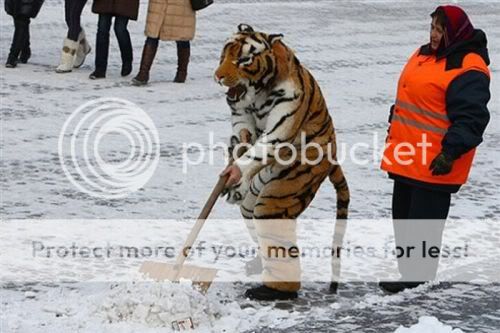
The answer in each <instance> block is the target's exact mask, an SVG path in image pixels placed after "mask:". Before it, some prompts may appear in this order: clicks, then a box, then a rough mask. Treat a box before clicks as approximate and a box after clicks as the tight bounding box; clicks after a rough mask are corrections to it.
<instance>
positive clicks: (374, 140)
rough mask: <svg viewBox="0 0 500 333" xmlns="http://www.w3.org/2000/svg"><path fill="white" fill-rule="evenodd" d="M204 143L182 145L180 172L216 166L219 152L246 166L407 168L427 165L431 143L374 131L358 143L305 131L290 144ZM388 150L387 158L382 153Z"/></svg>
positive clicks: (211, 134) (264, 139) (263, 141)
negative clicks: (318, 138) (322, 139)
mask: <svg viewBox="0 0 500 333" xmlns="http://www.w3.org/2000/svg"><path fill="white" fill-rule="evenodd" d="M206 142H208V144H207V143H200V142H185V143H183V145H182V172H183V173H184V174H187V173H188V171H189V167H190V166H197V165H202V164H207V163H208V165H216V164H218V162H219V160H220V154H219V153H218V152H219V151H221V150H222V151H223V152H225V154H224V156H225V162H226V164H227V163H228V161H229V159H230V158H231V159H233V160H236V159H238V158H239V157H240V156H241V155H242V153H241V152H245V153H244V154H245V156H244V157H245V158H242V159H240V160H239V163H241V164H243V165H245V164H249V163H252V162H253V161H259V162H261V163H262V164H264V165H266V164H268V163H270V162H271V159H272V161H276V162H277V163H278V164H280V165H284V166H288V165H293V164H295V163H297V161H299V162H300V163H302V164H306V165H317V164H319V163H320V162H321V161H323V160H324V159H325V158H326V159H328V161H329V162H330V163H331V164H333V165H336V164H343V163H345V162H346V161H347V160H349V161H350V162H352V163H353V164H355V165H360V166H364V165H368V164H372V165H376V166H378V165H380V162H381V161H382V160H383V161H384V163H386V164H388V165H392V164H393V163H397V164H399V165H404V166H408V165H411V164H413V163H421V164H422V165H424V166H425V165H429V164H430V161H429V160H428V159H429V150H430V149H432V147H433V144H432V142H430V141H429V140H428V137H427V134H426V133H422V135H421V137H420V139H419V140H417V141H416V142H413V143H411V142H404V141H403V142H399V143H397V144H394V143H392V142H383V140H381V136H380V135H379V133H377V132H373V135H372V137H371V140H369V141H359V142H355V143H353V144H348V143H346V142H328V143H326V144H320V143H318V142H315V141H309V140H308V138H307V135H306V133H305V132H301V133H300V137H299V138H298V139H297V140H295V141H294V142H293V143H291V142H279V143H272V142H270V140H269V139H268V138H267V137H266V136H262V137H260V138H259V139H258V140H257V141H256V142H255V143H253V144H251V143H247V142H241V143H237V144H235V145H232V144H228V143H226V142H221V141H217V142H216V141H215V133H214V132H209V134H208V138H207V140H206ZM384 151H390V152H391V153H390V155H388V154H384Z"/></svg>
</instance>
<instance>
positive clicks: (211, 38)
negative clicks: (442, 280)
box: [0, 0, 500, 333]
mask: <svg viewBox="0 0 500 333" xmlns="http://www.w3.org/2000/svg"><path fill="white" fill-rule="evenodd" d="M141 2H142V8H141V17H140V19H139V22H138V23H137V22H132V23H131V24H130V31H131V34H132V38H133V44H134V52H135V53H134V54H135V57H136V59H135V61H134V65H135V67H136V68H137V67H138V65H139V58H140V53H141V47H142V44H143V40H144V36H143V34H142V30H143V25H144V21H145V12H146V6H145V1H141ZM255 2H258V3H253V2H252V1H219V2H218V4H217V5H214V6H212V7H211V8H209V9H207V10H205V11H203V12H201V13H200V15H199V17H198V22H197V24H198V30H197V37H196V40H195V41H194V42H193V49H192V53H193V55H192V62H191V65H190V73H189V79H188V82H187V84H186V85H183V86H179V85H175V84H173V83H171V82H170V81H171V80H172V79H173V76H174V73H175V63H176V58H175V48H174V46H173V45H172V43H162V44H161V49H160V50H159V53H158V56H157V59H156V61H155V64H154V66H153V71H152V78H151V84H150V85H149V86H147V87H144V88H136V87H132V86H130V83H129V82H130V78H125V79H124V78H121V77H120V76H119V70H120V63H119V60H118V59H119V55H118V47H117V44H116V41H115V40H114V38H113V37H112V47H111V52H110V65H109V69H108V76H107V78H106V79H105V80H102V81H91V80H88V78H87V77H88V75H89V73H90V71H91V69H92V66H91V64H92V62H93V54H92V55H91V57H90V58H89V59H88V60H87V62H86V65H85V66H83V67H82V68H81V69H79V70H77V71H76V72H74V73H72V74H69V75H63V76H61V75H58V74H55V73H54V72H53V69H54V66H55V65H56V64H57V62H58V58H59V49H60V46H61V44H62V38H63V37H64V33H65V24H64V19H63V9H62V8H63V1H62V0H48V1H46V3H45V5H44V8H43V9H42V12H41V13H40V16H39V17H38V18H37V19H36V20H34V21H33V22H32V50H33V57H32V58H31V60H30V64H27V65H19V67H18V68H17V69H15V70H10V69H5V68H4V67H3V66H2V67H1V68H0V74H1V78H0V79H1V85H2V89H1V111H2V126H1V130H2V142H1V144H2V158H1V161H0V163H1V164H0V165H1V168H2V173H1V186H2V187H1V194H2V205H1V207H0V209H1V210H0V213H1V217H2V220H12V219H23V220H24V219H38V220H49V219H50V220H54V219H55V220H66V219H79V220H80V221H81V220H84V219H115V220H116V219H122V220H125V219H149V220H155V219H190V218H194V217H195V216H197V214H198V213H199V210H200V207H202V205H203V203H204V200H205V199H206V197H207V195H208V193H209V192H210V189H211V187H212V186H213V184H214V182H215V180H216V175H217V174H218V172H219V171H220V169H221V168H222V165H223V162H222V160H220V161H219V162H218V163H217V164H216V165H209V164H208V161H206V162H205V163H203V164H202V165H198V166H191V167H189V169H188V173H187V174H184V173H183V172H182V166H183V165H182V144H183V143H186V142H200V143H202V144H204V145H208V138H209V132H211V131H214V132H215V141H226V138H227V136H228V135H229V133H230V126H229V112H228V108H227V106H226V105H225V99H224V91H223V90H222V89H221V88H220V87H219V86H218V85H216V84H215V83H214V82H213V79H212V75H213V70H214V69H215V67H216V66H217V62H218V57H219V53H220V49H221V47H222V45H223V43H224V41H225V39H226V38H227V37H228V36H229V35H230V34H231V33H232V32H233V31H235V29H236V26H237V24H239V23H241V22H245V23H248V24H251V25H253V26H254V28H256V29H258V30H262V31H267V32H273V33H283V34H284V35H285V39H284V41H285V42H286V43H287V44H288V45H290V46H291V47H292V48H293V49H294V50H295V51H296V53H297V56H298V57H299V59H300V60H301V61H302V63H304V64H305V65H306V66H307V67H308V68H310V69H311V71H312V73H313V74H314V75H315V77H316V78H317V80H318V82H319V84H320V86H321V87H322V90H323V93H324V94H325V96H326V98H327V103H328V105H329V109H330V112H331V114H332V115H333V118H334V121H335V125H336V128H337V132H338V140H339V143H345V144H346V145H347V147H350V146H352V145H353V144H355V143H358V142H364V143H368V144H371V143H372V142H373V140H374V136H376V140H377V142H379V143H381V142H382V141H383V138H384V134H385V131H386V126H387V123H386V121H387V113H388V109H389V106H390V104H391V103H392V101H393V99H394V94H395V88H396V81H397V78H398V75H399V72H400V70H401V68H402V66H403V65H404V63H405V61H406V59H407V57H408V56H409V55H410V54H411V53H412V52H413V51H414V50H415V49H416V48H417V47H418V46H419V45H421V44H423V43H425V42H426V40H427V38H428V37H427V36H428V32H427V30H428V26H429V16H428V14H429V13H430V12H431V11H432V10H433V8H434V7H435V5H436V4H437V2H435V1H418V2H404V1H401V2H387V1H363V2H357V1H255ZM460 4H462V5H463V7H465V8H466V10H467V11H468V13H469V14H470V16H471V20H472V22H473V24H474V25H475V26H477V27H480V28H483V29H484V30H485V31H486V33H487V35H488V39H489V49H490V57H491V60H492V65H491V67H490V69H491V72H492V75H493V80H492V85H491V91H492V100H491V102H490V104H489V106H490V111H491V113H492V121H491V123H490V125H489V127H488V129H487V133H486V135H485V138H484V143H483V144H482V145H481V147H480V148H479V149H478V152H477V157H476V160H475V166H474V168H473V170H472V173H471V176H470V180H469V183H468V184H467V185H466V186H464V187H463V189H462V190H461V191H460V193H458V194H457V195H455V196H454V197H453V203H452V205H453V206H452V208H451V213H450V217H451V218H453V219H458V218H460V219H496V218H497V217H498V215H499V213H500V208H499V207H500V206H499V199H500V187H499V186H498V183H499V182H500V164H499V162H498V158H497V157H496V156H498V154H499V152H500V148H499V147H498V144H497V143H498V142H499V141H500V125H499V122H498V121H496V118H497V117H498V115H499V114H500V95H499V93H498V91H500V83H499V81H498V79H497V77H496V76H497V75H498V73H499V68H500V67H499V65H498V64H499V63H500V47H499V45H500V26H499V25H498V23H497V22H498V20H499V17H500V3H499V2H498V1H488V2H487V1H484V2H480V1H463V2H462V1H460ZM89 7H90V6H87V8H86V9H85V12H84V16H83V22H84V23H83V24H84V27H85V29H86V31H87V35H88V36H89V38H90V39H91V40H92V41H93V40H94V35H95V30H96V16H95V15H93V14H91V13H90V8H89ZM0 19H1V23H0V28H1V35H0V44H1V50H2V57H1V59H2V61H5V59H6V56H7V52H8V47H9V43H10V39H11V35H12V24H11V18H10V17H8V16H7V15H6V14H5V13H4V12H3V11H2V13H1V15H0ZM135 72H136V70H134V73H135ZM100 97H119V98H124V99H127V100H129V101H131V102H134V103H136V104H137V105H139V106H140V107H141V108H142V109H143V110H144V111H146V112H147V113H148V115H149V116H150V117H151V118H152V120H153V122H154V124H155V125H156V127H157V129H158V132H159V136H160V142H161V149H160V154H161V158H160V162H159V165H158V168H157V170H156V172H155V174H154V176H153V177H152V179H151V180H150V181H149V183H148V184H147V185H146V186H144V188H143V189H141V190H140V191H138V192H136V193H133V194H131V195H130V196H128V197H127V198H125V199H116V200H105V199H96V198H93V197H91V196H89V195H86V194H82V193H80V192H79V191H78V190H77V189H76V188H75V187H74V186H73V185H72V184H71V183H70V182H69V181H68V180H67V178H66V177H65V176H64V173H63V171H62V169H61V166H60V164H59V157H58V149H57V141H58V137H59V133H60V131H61V128H62V126H63V124H64V122H65V120H66V119H67V117H69V115H70V114H71V113H72V112H73V111H74V110H75V109H76V108H77V107H79V106H80V105H82V104H83V103H85V102H87V101H89V100H92V99H95V98H100ZM122 148H123V147H122V146H121V145H119V144H117V145H116V146H110V147H109V149H108V151H107V153H108V154H109V158H117V159H119V158H121V157H123V155H125V152H124V151H123V150H122ZM193 155H195V154H194V153H193ZM218 156H221V155H220V154H219V155H218ZM371 156H373V148H372V147H370V148H369V149H361V148H360V149H359V150H358V158H371ZM191 157H193V158H195V156H191ZM343 168H344V171H345V173H346V177H347V179H348V182H349V185H350V188H351V195H352V199H351V202H352V204H351V209H350V217H351V218H353V219H380V218H389V217H390V209H389V208H390V198H391V197H390V195H391V185H392V184H391V182H390V181H389V180H388V179H387V177H386V176H385V174H384V173H382V172H381V171H380V170H379V168H378V163H377V162H371V163H369V164H367V165H362V166H360V165H356V164H354V163H353V162H352V161H351V160H349V159H348V158H347V159H346V161H345V162H344V163H343ZM334 213H335V201H334V194H333V190H332V187H331V185H329V184H325V185H324V186H323V187H322V188H321V189H320V192H319V194H318V195H317V197H316V199H315V200H314V202H313V203H312V205H311V207H310V208H309V209H308V210H307V211H306V212H305V213H304V215H303V217H304V219H305V218H308V219H331V218H332V217H333V216H334ZM212 217H213V218H214V219H237V218H239V212H238V209H237V208H236V207H231V206H228V205H227V204H225V203H220V204H218V205H217V206H216V207H215V209H214V211H213V213H212ZM73 221H76V220H73ZM73 221H71V220H70V221H67V223H75V225H76V223H77V222H73ZM39 222H40V221H39ZM138 223H140V222H138ZM6 225H7V224H3V227H5V226H6ZM10 225H11V224H10ZM10 225H9V226H10ZM37 225H39V224H37ZM92 227H95V226H92ZM92 227H91V226H90V225H89V228H90V229H89V230H93V231H94V232H95V230H97V229H92ZM492 227H493V224H492ZM496 227H497V228H498V224H497V225H496ZM4 230H5V229H4ZM130 230H133V229H130ZM180 230H181V231H182V232H183V233H182V234H181V235H178V237H176V238H175V240H176V241H180V239H181V238H182V237H183V235H185V234H186V232H187V230H188V229H187V226H185V225H183V226H182V227H181V228H180ZM207 230H212V232H211V233H210V235H207V236H210V237H212V238H215V239H216V238H217V237H218V236H222V237H221V238H224V240H221V243H224V242H225V241H226V240H231V237H232V235H238V237H235V238H244V237H246V234H245V232H246V231H245V228H244V226H243V225H241V224H231V223H226V224H224V225H219V226H212V229H207ZM304 230H307V232H311V235H314V236H316V235H321V234H323V233H325V232H324V229H320V225H318V226H316V227H314V228H313V229H311V230H309V229H304ZM385 230H387V234H390V229H385ZM497 230H498V229H497ZM128 231H129V229H126V228H124V229H122V230H108V231H107V234H106V235H105V236H110V235H111V236H112V235H113V233H114V232H116V233H119V234H120V235H127V232H128ZM150 231H151V230H150ZM153 231H154V230H153ZM330 231H331V228H329V229H328V233H329V232H330ZM15 232H17V235H18V236H19V235H21V236H22V234H23V229H22V228H21V227H19V228H18V229H16V228H14V227H13V228H12V230H10V233H9V232H5V233H0V239H1V241H2V244H6V245H7V246H8V247H9V248H10V247H12V246H13V245H12V244H13V239H15V238H13V235H15ZM45 232H46V234H50V233H51V230H45ZM364 232H365V230H362V229H356V227H354V228H351V229H349V233H350V234H351V235H362V234H363V233H364ZM478 232H479V231H478ZM89 234H91V233H90V232H89ZM95 235H96V239H105V237H104V236H102V235H99V236H97V235H98V234H95ZM135 235H136V234H135V233H133V232H131V233H130V234H129V236H131V238H133V236H135ZM491 235H493V237H495V234H494V233H492V234H490V237H491ZM496 235H497V236H498V234H496ZM101 236H102V237H101ZM306 236H307V235H306ZM485 236H488V235H485ZM318 237H319V236H318ZM48 239H50V238H48ZM494 240H495V238H493V241H494ZM496 240H497V241H498V238H496ZM490 241H491V239H490ZM4 252H5V251H4ZM8 259H9V260H7V261H4V260H5V258H2V271H4V272H5V273H3V274H2V276H3V279H2V281H3V282H4V283H3V288H2V289H1V290H0V295H1V302H2V303H1V314H2V317H1V325H0V331H1V332H2V333H3V332H4V331H5V332H57V333H60V332H138V331H140V332H164V331H165V330H168V328H167V329H166V328H159V327H156V326H157V325H159V323H161V321H159V319H158V318H159V317H158V318H156V317H155V318H154V319H150V320H149V321H148V320H145V319H144V318H143V316H142V314H141V310H138V312H137V313H136V317H130V318H129V317H126V318H122V320H121V321H120V320H118V322H116V316H115V315H110V311H111V310H109V308H108V307H107V305H109V303H110V302H111V303H112V302H116V304H118V306H117V307H115V308H120V307H126V306H128V305H130V304H137V303H138V301H137V300H141V302H139V303H141V304H144V302H147V301H148V300H149V302H150V303H155V304H156V305H158V304H159V303H161V304H160V305H159V307H160V308H161V306H162V304H163V303H162V299H167V300H171V301H172V302H171V303H173V304H187V303H189V302H191V303H192V307H191V309H192V310H191V311H193V313H190V315H192V316H193V317H194V319H197V320H198V323H197V324H198V325H200V326H199V330H200V331H209V330H212V331H214V332H220V331H222V330H224V329H225V330H226V332H233V331H245V330H246V331H260V332H285V331H286V332H311V331H318V332H326V331H329V332H393V331H395V330H396V329H397V328H398V327H399V326H400V325H404V326H406V327H409V326H411V325H414V324H416V323H417V322H418V318H419V317H421V316H427V315H430V316H435V317H437V318H438V319H439V320H440V321H441V322H444V323H446V324H447V325H450V326H452V327H454V328H460V329H461V330H463V331H464V332H488V333H489V332H495V331H497V330H498V327H500V296H499V293H500V285H498V284H484V283H481V284H479V283H475V284H472V283H453V284H448V285H445V286H424V287H421V288H419V289H417V290H415V291H412V292H408V293H403V294H401V295H397V296H387V295H384V294H383V293H382V292H380V291H379V290H378V289H377V288H376V286H375V285H374V284H373V283H351V284H346V285H344V286H343V287H342V289H341V291H340V294H339V295H338V296H333V295H327V294H325V293H324V292H323V289H324V287H325V286H324V284H320V283H312V282H311V283H306V284H305V286H304V288H303V290H302V294H301V296H302V297H301V299H300V300H299V301H298V302H297V303H296V304H289V303H286V302H285V303H278V304H272V305H269V304H258V303H253V302H248V301H246V300H244V299H243V298H242V297H241V295H242V293H243V292H244V290H245V285H243V284H242V283H225V282H219V283H216V284H215V285H214V286H213V287H212V288H211V289H210V291H209V294H208V296H207V298H205V299H199V298H198V296H197V294H196V293H193V292H191V291H190V290H186V293H185V294H183V295H184V296H185V295H187V297H188V299H186V298H184V299H182V300H180V301H178V303H175V301H176V298H175V297H176V296H175V292H176V290H175V288H174V290H173V294H169V292H171V291H172V289H171V287H170V286H164V287H163V288H165V290H163V291H161V290H162V289H161V288H162V287H161V286H156V288H159V289H160V291H158V290H156V291H155V290H153V288H155V287H154V286H148V285H146V286H132V285H126V284H125V285H124V284H123V283H121V284H119V285H118V286H117V287H115V284H113V283H112V282H110V281H109V280H112V279H111V278H110V279H108V281H102V279H100V280H99V281H100V282H88V281H87V280H86V279H85V278H84V275H83V273H84V271H85V268H84V267H82V263H81V262H79V263H71V264H70V265H69V266H68V270H69V271H71V270H72V269H73V268H75V269H76V268H78V269H79V271H74V273H75V274H76V276H77V280H78V281H79V282H73V283H61V282H60V281H50V280H49V279H46V278H40V276H39V275H37V274H39V272H37V270H36V269H33V271H30V270H23V271H20V272H16V270H15V269H18V268H19V267H16V266H15V260H12V258H8ZM5 263H8V265H4V264H5ZM84 264H85V262H84ZM112 264H115V263H106V262H104V263H102V262H100V263H94V262H91V264H90V265H89V266H90V267H89V268H88V270H89V271H91V272H94V271H99V272H100V273H102V274H106V273H109V275H113V269H114V268H112V267H114V265H112ZM120 264H121V266H122V269H123V267H125V268H126V267H127V265H129V263H128V262H125V263H124V262H122V263H117V266H120ZM242 266H243V262H239V263H237V264H236V265H235V267H234V271H235V272H237V271H238V270H241V268H242ZM20 267H22V266H20ZM47 267H49V268H50V265H48V266H47ZM58 268H59V267H58ZM222 268H225V267H224V265H223V266H222ZM312 268H315V267H312ZM316 268H317V267H316ZM37 269H38V268H37ZM325 269H327V268H325ZM21 272H22V273H21ZM232 273H233V272H231V273H230V274H232ZM16 274H17V278H16ZM226 274H227V273H226ZM6 277H8V279H6ZM37 279H38V280H43V282H36V280H37ZM33 280H35V281H33ZM183 288H184V287H183ZM117 290H118V292H117ZM182 290H183V289H182ZM127 291H129V293H127ZM159 293H160V294H159ZM128 294H130V295H131V296H130V297H128V298H127V295H128ZM148 295H149V296H150V297H147V296H148ZM161 295H171V297H172V298H169V297H162V296H161ZM181 296H182V295H181ZM181 296H179V297H181ZM189 297H190V298H189ZM186 302H187V303H186ZM163 305H164V306H166V307H168V304H167V305H165V304H163ZM127 309H129V308H127ZM134 309H135V310H136V307H135V308H134ZM160 310H161V309H160ZM163 310H164V311H163ZM163 310H162V311H163V312H161V313H165V314H164V319H165V321H166V322H168V321H169V320H170V319H172V318H173V317H175V318H174V319H178V316H179V315H180V314H179V313H178V312H176V311H173V310H172V309H170V310H172V311H170V310H168V309H163ZM271 310H272V311H271ZM169 311H170V312H169ZM124 312H126V311H125V310H124ZM188 312H189V311H188ZM28 317H29V319H27V318H28ZM110 317H111V318H112V323H109V322H108V321H109V318H110ZM107 319H108V321H107Z"/></svg>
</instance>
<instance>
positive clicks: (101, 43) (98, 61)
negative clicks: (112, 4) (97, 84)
mask: <svg viewBox="0 0 500 333" xmlns="http://www.w3.org/2000/svg"><path fill="white" fill-rule="evenodd" d="M113 17H114V18H115V25H114V30H115V35H116V39H118V45H119V47H120V53H121V58H122V62H123V63H131V62H132V59H133V53H132V52H133V51H132V42H131V40H130V34H129V32H128V30H127V25H128V21H129V19H128V18H127V17H124V16H113V15H110V14H99V22H98V24H97V37H96V56H95V67H96V69H97V70H101V71H104V72H105V71H106V68H107V67H108V53H109V31H110V29H111V22H112V19H113Z"/></svg>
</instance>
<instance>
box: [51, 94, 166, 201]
mask: <svg viewBox="0 0 500 333" xmlns="http://www.w3.org/2000/svg"><path fill="white" fill-rule="evenodd" d="M58 148H59V160H60V162H61V166H62V168H63V170H64V173H65V175H66V177H68V179H69V180H70V181H71V183H72V184H73V185H74V186H76V187H77V188H78V189H79V190H80V191H82V192H85V193H87V194H89V195H91V196H94V197H100V198H106V199H117V198H123V197H126V196H127V195H129V194H130V193H132V192H134V191H136V190H138V189H139V188H141V187H143V186H144V185H145V184H146V183H147V182H148V181H149V179H150V178H151V177H152V176H153V174H154V172H155V170H156V167H157V166H158V161H159V158H160V139H159V136H158V131H157V129H156V127H155V125H154V123H153V121H152V120H151V118H150V117H149V116H148V115H147V113H146V112H144V110H142V109H141V108H139V107H138V106H137V105H135V104H134V103H132V102H129V101H126V100H123V99H119V98H101V99H97V100H94V101H91V102H88V103H85V104H84V105H82V106H80V107H79V108H78V109H76V110H75V111H74V112H73V113H72V114H71V116H70V117H69V118H68V119H67V120H66V122H65V123H64V126H63V128H62V130H61V133H60V135H59V146H58ZM104 152H105V153H106V155H105V156H104V157H103V153H104Z"/></svg>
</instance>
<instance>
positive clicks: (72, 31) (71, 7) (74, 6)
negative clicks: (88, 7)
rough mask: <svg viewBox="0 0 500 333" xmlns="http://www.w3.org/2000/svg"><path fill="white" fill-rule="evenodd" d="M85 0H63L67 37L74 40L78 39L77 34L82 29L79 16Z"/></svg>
mask: <svg viewBox="0 0 500 333" xmlns="http://www.w3.org/2000/svg"><path fill="white" fill-rule="evenodd" d="M86 2H87V0H65V1H64V16H65V19H66V25H67V26H68V36H67V37H68V38H69V39H71V40H74V41H77V40H78V35H79V34H80V31H82V26H81V24H80V18H81V16H82V11H83V8H84V7H85V3H86Z"/></svg>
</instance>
